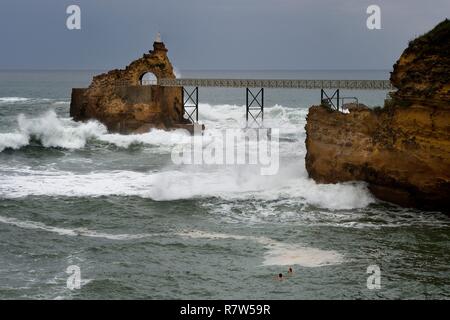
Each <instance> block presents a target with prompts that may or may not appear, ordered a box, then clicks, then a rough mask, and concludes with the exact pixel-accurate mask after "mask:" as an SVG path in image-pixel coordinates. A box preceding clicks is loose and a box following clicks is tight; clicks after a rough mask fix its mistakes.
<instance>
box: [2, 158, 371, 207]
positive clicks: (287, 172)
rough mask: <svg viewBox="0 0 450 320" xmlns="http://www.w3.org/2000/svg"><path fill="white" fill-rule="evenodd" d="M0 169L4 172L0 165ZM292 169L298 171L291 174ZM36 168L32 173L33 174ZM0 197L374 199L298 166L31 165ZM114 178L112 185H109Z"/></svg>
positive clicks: (9, 178) (6, 183)
mask: <svg viewBox="0 0 450 320" xmlns="http://www.w3.org/2000/svg"><path fill="white" fill-rule="evenodd" d="M0 170H2V171H6V170H5V168H4V167H3V166H0ZM295 171H297V172H295ZM33 172H35V173H36V174H34V173H33ZM0 181H1V184H0V197H3V198H19V197H25V196H30V195H34V196H45V195H48V196H67V197H83V196H94V197H98V196H105V195H119V196H139V197H144V198H150V199H153V200H157V201H168V200H178V199H191V198H209V197H219V198H222V199H227V200H233V199H240V200H245V199H260V200H265V201H267V200H270V199H272V200H276V199H278V198H280V197H283V198H285V197H288V198H292V199H297V201H300V202H304V201H306V202H308V203H311V204H314V205H316V206H318V207H325V208H331V209H349V208H358V207H365V206H367V205H368V204H369V203H371V202H373V201H374V199H373V198H372V197H371V196H370V194H369V193H368V191H367V190H366V188H365V186H364V185H363V184H336V185H323V184H316V183H315V182H314V181H312V180H310V179H308V178H306V177H305V175H304V174H302V173H301V170H298V169H296V168H294V167H293V166H292V167H283V168H281V169H280V173H279V174H278V175H274V176H260V175H259V174H258V173H257V171H256V170H253V171H252V170H251V168H249V169H247V170H246V169H244V168H242V169H239V168H234V167H230V168H221V169H217V170H198V171H196V172H192V170H191V171H189V169H185V170H168V171H162V172H147V173H146V172H133V171H108V172H92V173H88V174H74V173H72V172H64V171H53V172H49V173H48V174H46V173H42V172H40V171H34V170H30V169H26V170H23V171H22V170H15V171H14V172H13V173H12V174H9V175H2V176H0ZM112 182H114V183H112Z"/></svg>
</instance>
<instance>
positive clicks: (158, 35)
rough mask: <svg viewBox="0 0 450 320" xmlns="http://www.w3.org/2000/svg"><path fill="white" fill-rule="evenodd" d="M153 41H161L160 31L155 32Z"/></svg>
mask: <svg viewBox="0 0 450 320" xmlns="http://www.w3.org/2000/svg"><path fill="white" fill-rule="evenodd" d="M155 42H162V41H161V33H159V32H158V33H157V34H156V39H155Z"/></svg>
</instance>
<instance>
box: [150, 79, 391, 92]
mask: <svg viewBox="0 0 450 320" xmlns="http://www.w3.org/2000/svg"><path fill="white" fill-rule="evenodd" d="M158 85H160V86H166V87H168V86H177V87H225V88H286V89H287V88H295V89H349V90H354V89H356V90H392V89H394V87H393V86H392V85H391V82H390V81H389V80H295V79H293V80H286V79H279V80H277V79H195V78H183V79H159V80H158Z"/></svg>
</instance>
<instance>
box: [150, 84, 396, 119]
mask: <svg viewBox="0 0 450 320" xmlns="http://www.w3.org/2000/svg"><path fill="white" fill-rule="evenodd" d="M141 84H142V85H159V86H164V87H183V91H182V92H183V98H182V100H183V110H184V114H185V116H186V117H187V118H188V119H190V120H191V121H192V122H194V123H196V122H198V92H199V90H198V88H199V87H217V88H246V90H245V96H246V120H247V126H249V119H250V120H252V123H251V124H250V125H253V123H256V124H257V125H258V126H262V124H263V120H264V88H274V89H277V88H278V89H314V90H320V103H321V104H323V105H327V106H329V107H330V108H332V109H335V110H337V111H339V110H340V108H341V106H342V105H343V104H344V101H345V100H346V99H347V100H349V99H350V100H353V101H355V102H356V103H358V99H357V98H356V97H343V96H340V91H339V90H340V89H344V90H384V91H390V90H394V89H395V88H394V87H393V86H392V84H391V82H390V81H389V80H296V79H198V78H192V79H189V78H179V79H158V80H156V81H153V80H152V81H145V80H144V81H142V83H141ZM188 88H189V89H188ZM326 90H334V91H332V94H328V93H327V92H326ZM341 109H342V108H341Z"/></svg>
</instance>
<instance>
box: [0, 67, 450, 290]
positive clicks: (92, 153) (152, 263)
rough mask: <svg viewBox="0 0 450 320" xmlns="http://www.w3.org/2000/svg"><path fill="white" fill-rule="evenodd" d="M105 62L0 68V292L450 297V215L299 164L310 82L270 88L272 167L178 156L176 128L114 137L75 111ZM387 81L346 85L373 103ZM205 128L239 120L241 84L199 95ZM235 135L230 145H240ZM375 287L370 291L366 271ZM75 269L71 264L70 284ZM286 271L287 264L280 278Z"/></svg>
mask: <svg viewBox="0 0 450 320" xmlns="http://www.w3.org/2000/svg"><path fill="white" fill-rule="evenodd" d="M98 73H100V71H2V72H0V298H3V299H10V298H25V299H35V298H46V299H79V298H83V299H91V298H92V299H99V298H113V299H118V298H138V299H139V298H145V299H160V298H161V299H188V298H190V299H209V298H210V299H314V298H323V299H328V298H330V299H372V298H375V299H410V298H424V299H425V298H449V297H450V271H449V264H450V250H449V249H450V219H449V218H448V217H447V216H445V215H444V214H442V213H440V212H422V211H419V210H414V209H405V208H400V207H398V206H395V205H392V204H388V203H384V202H381V201H379V200H377V199H376V198H374V197H373V196H372V195H371V194H370V193H369V191H368V189H367V186H366V185H365V184H364V183H342V184H316V183H315V182H314V181H313V180H311V179H309V178H308V174H307V172H306V170H305V161H304V157H305V153H306V149H305V129H304V127H305V124H306V115H307V113H308V108H309V107H310V106H311V105H314V104H318V103H319V100H320V91H318V90H300V89H266V90H265V114H264V116H265V126H266V127H270V128H277V129H279V132H280V134H279V141H280V143H279V150H280V152H279V154H280V166H279V167H280V168H279V171H278V173H277V174H275V175H269V176H262V175H261V174H260V171H259V170H258V168H255V167H254V166H251V165H214V166H213V165H187V164H184V165H183V164H175V163H174V162H173V160H172V158H171V152H172V150H173V148H175V147H177V146H180V145H186V144H189V143H191V137H190V135H189V134H187V133H186V132H185V131H182V130H176V131H172V132H166V131H162V130H151V131H150V132H148V133H144V134H140V135H120V134H115V133H108V132H107V130H106V128H105V127H104V126H103V125H102V124H101V123H98V122H95V121H90V122H86V123H77V122H74V121H73V120H72V119H71V118H70V116H69V105H70V93H71V88H72V87H85V86H87V85H88V84H89V82H90V80H91V78H92V76H93V75H94V74H98ZM181 76H182V77H205V78H208V77H209V78H271V79H388V77H389V72H388V71H226V72H225V71H181ZM387 93H388V92H386V91H351V90H347V91H345V90H343V91H341V96H350V97H353V96H356V97H357V98H358V99H359V101H360V102H361V103H365V104H367V105H369V106H372V107H373V106H377V105H378V106H381V105H383V103H384V99H385V98H386V95H387ZM199 103H200V104H199V118H200V122H202V123H204V124H205V126H206V131H205V133H204V136H205V137H206V138H208V139H213V140H214V139H221V137H223V132H224V130H226V129H240V128H243V127H244V126H245V88H243V89H242V88H241V89H222V88H200V89H199ZM244 143H245V141H244V140H240V141H237V144H238V147H239V145H243V144H244ZM373 265H376V266H378V267H379V268H380V270H381V273H380V277H381V279H380V280H381V288H380V289H372V290H371V289H369V288H368V286H367V279H368V277H369V276H370V275H371V274H370V273H367V270H368V267H369V266H373ZM69 266H77V267H78V268H79V270H80V278H81V279H80V280H81V281H80V283H81V287H80V289H73V288H72V289H73V290H71V288H70V286H69V287H68V286H67V280H68V278H69V277H70V276H71V274H70V273H67V272H66V271H68V267H69ZM288 267H292V268H293V269H294V274H293V275H292V276H290V277H289V278H288V279H287V280H286V281H282V282H279V281H274V276H275V275H277V274H278V273H280V272H281V273H286V272H287V269H288Z"/></svg>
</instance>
